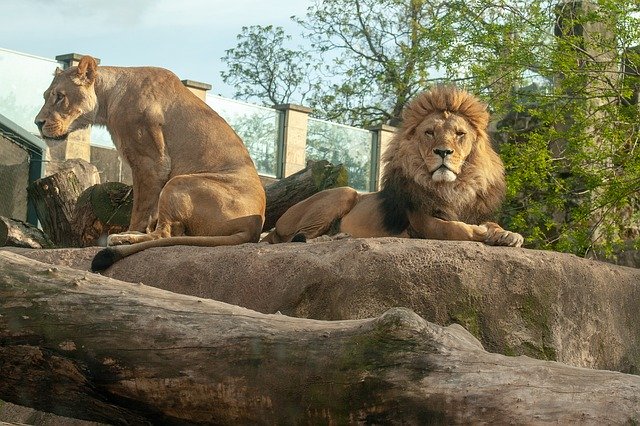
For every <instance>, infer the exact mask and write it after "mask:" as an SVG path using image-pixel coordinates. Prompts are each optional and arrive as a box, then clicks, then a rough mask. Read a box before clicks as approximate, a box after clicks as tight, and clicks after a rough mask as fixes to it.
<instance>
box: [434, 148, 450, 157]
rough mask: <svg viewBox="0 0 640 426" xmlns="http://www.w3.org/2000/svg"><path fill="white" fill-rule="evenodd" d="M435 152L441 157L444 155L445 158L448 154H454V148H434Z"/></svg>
mask: <svg viewBox="0 0 640 426" xmlns="http://www.w3.org/2000/svg"><path fill="white" fill-rule="evenodd" d="M433 152H434V153H435V154H436V155H439V156H440V157H442V158H443V159H444V158H445V157H446V156H447V155H451V154H453V150H452V149H438V148H436V149H434V150H433Z"/></svg>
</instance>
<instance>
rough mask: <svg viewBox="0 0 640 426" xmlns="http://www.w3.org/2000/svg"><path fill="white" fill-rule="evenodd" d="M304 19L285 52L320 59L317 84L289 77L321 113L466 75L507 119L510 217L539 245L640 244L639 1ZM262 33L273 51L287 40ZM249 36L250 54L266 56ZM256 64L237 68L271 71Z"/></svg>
mask: <svg viewBox="0 0 640 426" xmlns="http://www.w3.org/2000/svg"><path fill="white" fill-rule="evenodd" d="M297 22H298V23H299V24H300V25H301V27H302V31H303V34H304V37H305V39H307V40H309V41H310V43H311V45H310V47H308V48H306V49H301V50H299V51H298V52H297V53H294V52H293V51H286V49H285V52H288V53H287V55H288V56H286V55H285V56H286V57H285V59H284V60H283V62H282V63H284V64H287V61H291V60H293V62H296V63H305V64H310V66H309V67H308V68H307V69H306V70H305V72H306V74H305V76H308V77H309V78H310V79H311V80H310V81H316V80H317V81H319V84H317V85H315V86H314V85H310V86H305V85H303V84H298V83H296V82H295V81H294V80H293V79H290V80H288V81H289V82H290V83H291V84H293V86H295V87H294V89H293V90H289V91H288V92H287V93H289V94H290V96H289V97H290V98H291V96H297V98H296V99H295V100H294V102H302V100H301V99H302V98H301V97H300V94H301V93H304V95H305V96H306V103H307V105H309V106H311V107H313V108H314V110H315V112H316V115H319V116H320V117H323V118H327V119H330V120H334V121H339V122H343V123H348V124H351V125H357V126H362V127H364V126H367V125H370V124H377V123H380V122H385V121H390V122H394V121H396V120H399V119H400V118H401V117H400V112H401V110H402V108H403V106H404V105H405V103H406V102H407V101H408V100H410V99H411V98H412V97H413V96H414V95H415V94H416V93H418V92H420V91H422V90H424V89H425V88H427V87H428V86H429V85H432V84H435V83H437V82H447V83H452V82H455V83H456V84H458V85H461V86H464V87H466V88H467V89H468V90H470V91H471V92H473V93H476V94H478V95H479V96H481V97H483V98H484V99H485V100H486V101H487V103H488V104H489V106H490V108H491V111H492V114H493V117H494V118H495V119H496V121H497V124H498V129H497V132H496V134H495V141H496V144H497V145H498V148H499V150H500V153H501V156H502V158H503V160H504V162H505V165H506V169H507V181H508V190H507V200H506V203H505V207H504V210H503V212H502V221H503V223H504V224H505V226H506V227H507V228H509V229H512V230H515V231H519V232H521V233H523V234H524V235H525V236H526V240H527V243H526V244H527V245H528V246H529V247H534V248H546V249H556V250H561V251H568V252H573V253H576V254H580V255H593V254H604V255H609V254H610V253H611V252H612V251H614V250H616V249H618V248H619V247H621V246H623V245H624V244H628V242H629V241H636V242H638V241H640V240H639V235H640V225H639V223H640V201H639V195H638V192H639V190H640V153H639V150H640V146H639V143H638V140H639V135H640V133H639V132H638V130H639V129H638V126H639V124H638V123H640V109H639V105H638V98H640V48H639V47H637V46H638V45H640V1H639V0H631V1H629V0H582V1H578V0H557V1H556V0H554V1H549V0H464V1H462V0H447V1H444V0H432V1H426V0H389V1H385V2H381V1H378V0H317V1H316V2H315V3H314V4H313V5H312V6H311V7H310V8H309V9H308V13H307V15H306V16H305V17H303V18H297ZM278 34H280V36H278ZM257 35H258V37H257V39H256V38H254V39H252V43H253V44H252V46H253V48H254V49H256V50H261V51H262V53H265V52H266V51H268V50H269V46H270V40H275V41H277V43H276V45H277V44H278V43H281V41H279V40H284V39H285V38H286V36H284V35H283V34H282V33H279V32H278V31H277V29H274V28H266V29H265V31H264V32H262V33H259V34H257ZM278 37H280V38H278ZM240 40H241V44H240V45H239V47H240V46H243V48H244V49H247V55H245V56H246V58H247V61H249V63H253V61H261V60H264V59H265V58H262V57H260V56H253V57H251V56H250V55H251V54H253V55H257V53H255V52H254V53H251V52H252V48H251V46H250V45H249V44H246V43H245V42H246V41H247V40H248V39H246V34H245V38H242V37H241V39H240ZM242 43H245V44H242ZM262 53H261V54H262ZM297 54H300V55H304V58H305V60H304V61H301V60H298V59H296V56H295V55H297ZM287 58H288V59H287ZM227 59H233V57H232V56H228V58H227ZM236 59H237V58H236ZM269 60H273V61H276V59H269ZM227 62H228V64H229V65H230V66H234V64H233V62H232V61H231V62H230V61H229V60H228V61H227ZM275 63H276V62H271V63H270V64H269V65H270V66H273V65H274V64H275ZM248 66H249V65H248V64H245V65H244V67H242V66H241V67H240V68H233V69H232V70H230V74H229V75H232V74H233V75H237V74H239V73H244V74H245V75H246V76H249V77H251V78H258V79H262V78H263V77H262V76H261V74H260V73H253V74H252V73H251V72H250V69H249V71H247V69H246V68H245V67H248ZM290 69H293V68H290ZM246 84H247V86H246V87H247V90H246V91H245V95H247V96H248V94H250V93H252V95H253V96H263V95H259V90H257V89H256V88H258V89H259V88H260V87H261V86H260V84H259V83H258V82H257V80H255V81H253V83H251V82H250V81H249V80H246ZM250 86H251V87H253V89H251V88H250ZM252 90H253V92H252Z"/></svg>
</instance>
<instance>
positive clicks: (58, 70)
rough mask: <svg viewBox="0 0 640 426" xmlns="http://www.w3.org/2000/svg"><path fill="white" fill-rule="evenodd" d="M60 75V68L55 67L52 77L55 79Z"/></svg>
mask: <svg viewBox="0 0 640 426" xmlns="http://www.w3.org/2000/svg"><path fill="white" fill-rule="evenodd" d="M60 74H62V68H60V67H56V71H55V74H54V75H53V76H54V77H57V76H59V75H60Z"/></svg>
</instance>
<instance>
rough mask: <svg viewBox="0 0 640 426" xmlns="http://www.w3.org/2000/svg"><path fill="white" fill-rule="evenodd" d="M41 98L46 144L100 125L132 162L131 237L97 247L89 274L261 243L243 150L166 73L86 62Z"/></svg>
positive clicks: (256, 193)
mask: <svg viewBox="0 0 640 426" xmlns="http://www.w3.org/2000/svg"><path fill="white" fill-rule="evenodd" d="M44 99H45V104H44V106H43V107H42V109H41V110H40V112H39V113H38V115H37V117H36V124H37V126H38V128H39V129H40V132H41V134H42V136H43V137H44V138H48V139H64V138H66V137H67V135H68V134H69V133H70V132H72V131H73V130H76V129H79V128H83V127H87V126H89V125H91V124H98V125H104V126H106V127H107V130H109V133H110V134H111V137H112V139H113V141H114V143H115V145H116V148H117V149H118V151H119V152H120V154H121V155H122V156H123V157H124V159H125V160H126V161H127V162H128V163H129V165H130V166H131V170H132V173H133V211H132V214H131V222H130V226H129V230H130V231H137V232H127V233H123V234H114V235H111V236H110V237H109V245H119V244H132V245H129V246H118V247H109V248H107V249H104V250H102V251H100V252H99V253H98V254H97V255H96V257H95V258H94V260H93V264H92V269H93V270H104V269H106V268H108V267H109V266H110V265H111V264H113V263H114V262H115V261H117V260H118V259H121V258H123V257H125V256H128V255H130V254H133V253H137V252H139V251H141V250H144V249H146V248H149V247H159V246H169V245H194V246H195V245H197V246H220V245H233V244H241V243H245V242H250V241H251V242H257V241H258V240H259V238H260V232H261V230H262V223H263V222H264V212H265V193H264V189H263V187H262V184H261V183H260V178H259V177H258V173H257V172H256V169H255V167H254V164H253V162H252V161H251V158H250V157H249V153H248V151H247V149H246V148H245V146H244V145H243V143H242V141H241V140H240V138H239V137H238V135H236V133H235V132H234V131H233V130H232V129H231V127H229V125H228V124H227V123H226V122H225V121H224V120H223V119H222V118H221V117H220V116H219V115H218V114H216V113H215V112H214V111H213V110H212V109H211V108H209V107H208V106H207V105H206V104H205V103H204V102H203V101H202V100H200V99H199V98H198V97H197V96H195V95H194V94H193V93H191V91H189V89H187V88H186V87H185V86H184V85H183V84H182V83H181V82H180V80H179V79H178V77H176V76H175V75H174V74H173V73H171V72H170V71H167V70H164V69H161V68H152V67H140V68H123V67H102V66H101V67H98V65H97V63H96V61H95V59H93V58H92V57H90V56H84V57H83V58H82V59H81V60H80V63H79V64H78V66H77V67H70V68H68V69H66V70H64V71H60V70H58V71H57V72H56V75H55V77H54V79H53V82H52V83H51V85H50V86H49V88H48V89H47V90H46V91H45V93H44ZM145 231H146V232H147V233H143V232H145ZM167 237H172V238H167Z"/></svg>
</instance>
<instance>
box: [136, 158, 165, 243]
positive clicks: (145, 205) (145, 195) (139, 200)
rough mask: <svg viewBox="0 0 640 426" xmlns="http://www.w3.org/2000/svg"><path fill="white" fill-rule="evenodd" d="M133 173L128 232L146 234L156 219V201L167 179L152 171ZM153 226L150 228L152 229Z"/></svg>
mask: <svg viewBox="0 0 640 426" xmlns="http://www.w3.org/2000/svg"><path fill="white" fill-rule="evenodd" d="M132 173H133V194H134V197H133V208H132V210H131V221H130V222H129V231H137V232H143V233H144V232H146V231H147V228H148V227H149V223H150V222H155V221H156V220H157V218H158V199H159V198H160V192H161V191H162V188H163V187H164V185H165V183H166V182H167V179H168V178H167V177H166V176H164V175H163V174H159V173H156V172H154V171H151V172H147V174H146V175H145V174H143V173H142V172H136V171H135V170H132ZM154 227H155V226H153V227H152V228H154Z"/></svg>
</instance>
